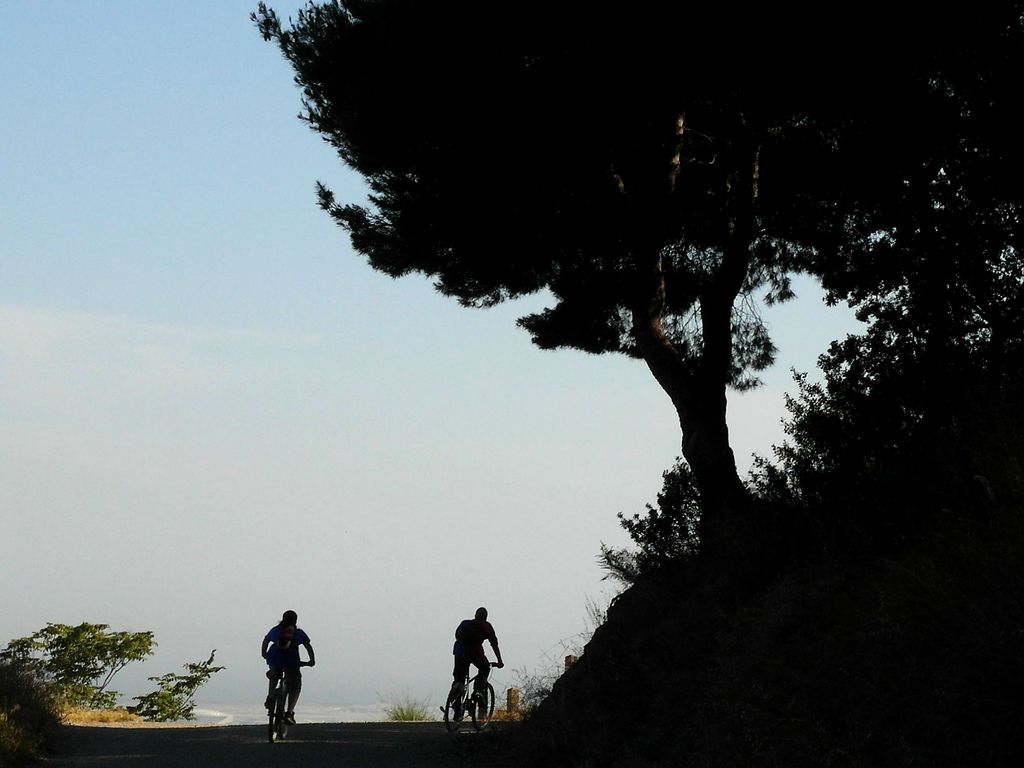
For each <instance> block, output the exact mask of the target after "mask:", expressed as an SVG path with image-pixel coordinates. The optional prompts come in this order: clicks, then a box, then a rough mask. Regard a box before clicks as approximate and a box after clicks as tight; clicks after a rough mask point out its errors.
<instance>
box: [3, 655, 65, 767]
mask: <svg viewBox="0 0 1024 768" xmlns="http://www.w3.org/2000/svg"><path fill="white" fill-rule="evenodd" d="M58 724H59V719H58V715H57V708H56V706H55V703H54V701H53V699H52V698H51V697H50V695H49V693H48V692H47V689H46V687H45V686H44V685H43V684H42V683H41V682H40V680H39V679H38V678H37V677H36V676H35V675H33V674H32V673H31V672H30V671H28V670H27V669H25V668H24V667H23V666H19V665H17V664H15V663H12V662H9V661H0V765H20V764H22V763H26V762H29V761H30V760H36V759H38V758H40V757H42V755H43V753H44V751H45V749H46V744H47V741H48V739H49V737H50V736H51V735H52V734H53V732H54V731H55V730H56V728H57V725H58Z"/></svg>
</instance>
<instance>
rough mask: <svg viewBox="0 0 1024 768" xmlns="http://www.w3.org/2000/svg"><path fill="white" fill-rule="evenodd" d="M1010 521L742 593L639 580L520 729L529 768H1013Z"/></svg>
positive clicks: (809, 570) (693, 576)
mask: <svg viewBox="0 0 1024 768" xmlns="http://www.w3.org/2000/svg"><path fill="white" fill-rule="evenodd" d="M1021 511H1022V510H1021V509H1020V508H1019V507H1016V506H1004V507H999V508H996V509H990V510H986V511H985V512H983V513H980V514H974V513H977V512H978V510H977V509H960V510H956V511H953V510H944V511H943V514H942V515H941V516H940V518H941V519H940V520H938V521H937V522H936V525H935V527H934V528H933V529H932V530H931V531H930V532H929V533H927V534H923V535H922V536H921V537H920V538H919V539H918V540H917V541H916V542H914V543H912V544H910V545H908V546H907V547H906V549H905V550H904V551H903V552H901V553H899V554H896V555H890V556H886V557H881V556H868V555H852V554H847V555H844V556H837V557H831V556H830V557H828V558H825V559H823V560H821V561H819V562H814V563H810V564H805V565H804V566H802V567H799V568H796V569H793V570H792V571H790V572H788V573H785V574H783V575H779V576H778V577H776V578H775V579H773V580H771V582H770V583H769V584H768V585H767V586H766V587H764V588H763V589H759V590H753V591H748V592H747V593H746V594H737V593H736V591H735V590H734V589H733V588H732V587H731V586H730V583H731V582H730V581H729V580H727V579H725V578H719V576H720V574H719V573H717V572H716V566H713V565H711V564H710V563H700V562H697V563H694V564H691V565H690V566H689V567H681V568H680V569H679V570H677V571H676V572H674V573H665V572H663V573H661V574H658V575H653V576H647V577H645V578H643V579H641V581H639V582H638V583H637V584H636V585H635V586H633V587H632V588H630V589H629V590H627V591H626V592H625V593H624V594H623V595H622V596H621V597H620V598H619V599H618V600H617V601H616V602H615V604H614V605H613V606H612V607H611V609H610V610H609V612H608V621H607V623H606V625H605V626H603V627H601V628H600V629H599V630H598V631H597V632H596V633H595V635H594V637H593V639H592V640H591V642H590V643H589V644H588V645H587V647H586V651H585V653H584V655H583V656H582V657H581V659H580V660H579V662H577V664H576V665H575V666H574V667H572V668H571V669H570V670H569V671H568V672H567V673H566V674H565V675H564V677H563V678H562V679H561V680H560V681H559V682H558V683H557V685H556V686H555V688H554V690H553V692H552V695H551V696H550V697H549V699H548V700H547V701H546V702H545V703H544V704H543V705H542V707H541V708H540V710H539V711H538V713H537V715H536V717H535V718H534V720H533V722H532V727H531V728H532V733H533V736H534V737H535V738H536V739H538V740H539V742H540V743H541V744H543V745H544V746H543V749H544V752H545V753H546V754H545V757H544V760H543V761H542V762H543V764H545V765H556V764H561V765H570V766H612V765H614V766H661V765H665V766H668V765H673V766H679V765H684V766H694V767H695V768H696V767H697V766H785V767H786V768H797V767H798V766H808V768H810V766H814V767H815V768H820V767H821V766H961V767H962V766H987V767H990V766H1001V765H1020V762H1019V759H1020V756H1022V755H1024V704H1022V702H1024V657H1022V654H1021V649H1022V640H1024V546H1022V542H1024V525H1022V521H1021ZM709 584H711V585H715V586H707V585H709Z"/></svg>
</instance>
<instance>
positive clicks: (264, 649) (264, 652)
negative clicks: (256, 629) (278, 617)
mask: <svg viewBox="0 0 1024 768" xmlns="http://www.w3.org/2000/svg"><path fill="white" fill-rule="evenodd" d="M272 644H273V641H272V640H271V639H270V638H269V637H264V638H263V646H262V647H261V648H260V656H262V657H263V658H264V659H265V658H267V651H268V650H270V646H271V645H272Z"/></svg>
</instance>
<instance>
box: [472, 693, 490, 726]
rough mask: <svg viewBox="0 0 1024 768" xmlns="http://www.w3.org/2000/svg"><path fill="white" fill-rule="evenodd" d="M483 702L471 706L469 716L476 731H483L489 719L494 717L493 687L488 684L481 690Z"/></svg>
mask: <svg viewBox="0 0 1024 768" xmlns="http://www.w3.org/2000/svg"><path fill="white" fill-rule="evenodd" d="M483 694H484V700H483V701H481V702H477V703H476V704H475V706H474V705H470V706H472V709H471V710H470V714H471V717H472V720H473V727H474V728H476V729H477V730H478V731H480V730H483V729H484V728H486V727H487V724H488V723H489V722H491V717H492V716H493V715H494V686H492V685H491V684H490V683H488V684H487V687H486V688H484V690H483Z"/></svg>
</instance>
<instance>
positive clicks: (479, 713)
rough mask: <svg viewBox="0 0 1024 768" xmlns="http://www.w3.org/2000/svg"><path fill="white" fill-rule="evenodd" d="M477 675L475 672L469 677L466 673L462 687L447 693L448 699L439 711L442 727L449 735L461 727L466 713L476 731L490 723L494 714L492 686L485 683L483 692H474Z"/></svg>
mask: <svg viewBox="0 0 1024 768" xmlns="http://www.w3.org/2000/svg"><path fill="white" fill-rule="evenodd" d="M479 674H480V673H479V672H477V674H476V675H473V676H472V677H470V676H469V672H467V673H466V679H465V680H464V681H463V682H462V685H460V686H459V687H457V688H455V689H454V690H451V691H449V692H448V698H447V699H446V700H445V702H444V706H443V707H441V710H442V711H443V712H444V727H445V728H446V729H447V730H448V732H449V733H454V732H455V731H457V730H459V728H461V727H462V721H463V717H464V716H465V715H466V714H467V713H468V714H469V719H470V721H472V723H473V727H474V728H475V729H476V730H478V731H481V730H483V729H484V728H486V727H487V724H488V723H489V722H490V721H491V716H492V715H493V714H494V686H492V685H491V684H490V683H487V685H486V686H485V687H484V688H483V690H481V691H479V692H478V691H474V690H473V686H472V684H473V683H474V682H475V681H476V678H477V676H478V675H479ZM481 695H482V696H483V697H484V698H483V700H481V699H480V696H481Z"/></svg>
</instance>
